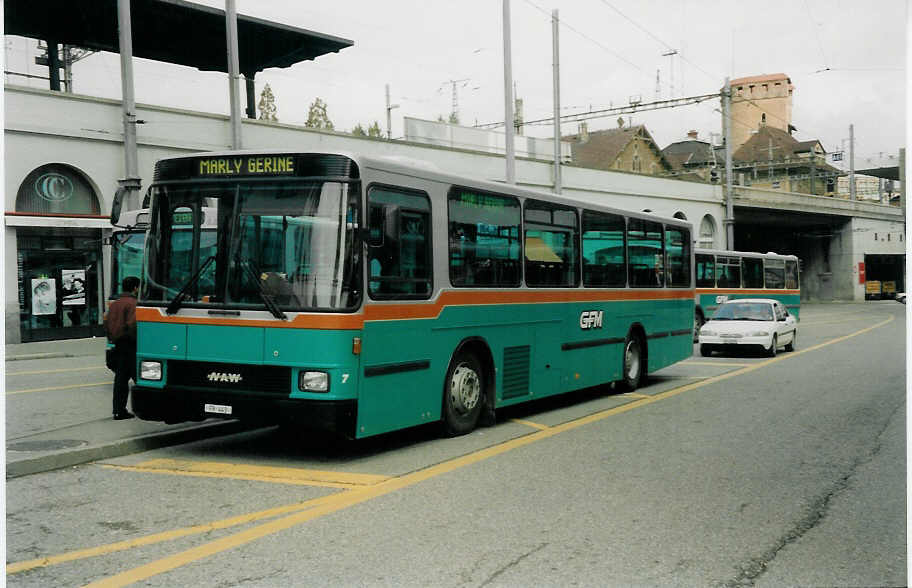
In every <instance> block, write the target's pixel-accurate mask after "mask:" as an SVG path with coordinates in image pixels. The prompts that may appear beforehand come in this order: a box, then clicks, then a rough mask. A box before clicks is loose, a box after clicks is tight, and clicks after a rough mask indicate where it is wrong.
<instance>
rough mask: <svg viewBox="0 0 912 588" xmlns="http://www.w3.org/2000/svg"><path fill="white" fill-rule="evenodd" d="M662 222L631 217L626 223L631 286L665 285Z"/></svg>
mask: <svg viewBox="0 0 912 588" xmlns="http://www.w3.org/2000/svg"><path fill="white" fill-rule="evenodd" d="M662 230H663V229H662V224H661V223H657V222H653V221H648V220H645V219H638V218H631V219H630V220H629V221H628V223H627V251H628V260H627V263H628V272H627V273H628V276H629V277H630V286H631V287H640V288H661V287H662V286H664V285H665V281H664V277H665V267H664V260H665V252H664V247H663V245H664V244H663V239H662Z"/></svg>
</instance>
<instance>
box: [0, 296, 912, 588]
mask: <svg viewBox="0 0 912 588" xmlns="http://www.w3.org/2000/svg"><path fill="white" fill-rule="evenodd" d="M905 344H906V331H905V306H903V305H900V304H896V303H889V302H878V303H867V304H828V305H807V306H805V307H804V308H803V309H802V321H801V323H800V325H799V339H798V348H797V350H796V351H795V352H792V353H780V355H779V356H778V357H777V358H774V359H769V358H765V357H759V356H748V357H742V356H734V355H728V356H719V355H716V356H713V357H711V358H702V357H699V355H698V354H695V355H694V356H693V357H692V358H691V359H689V360H687V361H685V362H682V363H680V364H677V365H675V366H672V367H670V368H667V369H665V370H663V371H661V372H659V373H658V374H655V375H653V376H652V377H651V378H650V381H649V384H648V385H647V386H646V387H644V388H641V389H640V390H638V391H637V392H636V393H633V394H619V393H616V392H614V391H613V390H610V389H607V388H605V389H599V390H589V391H585V392H583V393H579V394H573V395H569V396H567V397H563V398H560V399H555V400H549V401H543V402H539V403H535V404H532V405H527V406H524V407H522V408H515V409H511V410H505V411H500V412H499V413H498V423H497V424H496V425H495V426H492V427H486V428H482V429H479V430H477V431H475V432H474V433H472V434H470V435H466V436H464V437H460V438H456V439H441V438H439V437H438V436H437V435H436V433H435V432H434V430H433V429H431V428H418V429H412V430H409V431H405V432H400V433H396V434H392V435H387V436H383V437H380V438H376V439H368V440H365V441H361V442H340V441H336V440H333V439H329V438H319V439H293V438H290V437H288V436H286V435H283V434H281V433H280V432H277V431H275V430H272V429H270V430H260V431H253V432H247V433H243V434H237V435H233V436H228V437H221V438H218V439H210V440H208V441H202V442H197V443H193V444H187V445H181V446H176V447H171V448H168V449H162V450H156V451H150V452H146V453H141V454H136V455H131V456H127V457H122V458H117V459H112V460H108V461H105V462H98V463H93V464H87V465H84V466H78V467H73V468H69V469H65V470H59V471H56V472H48V473H44V474H36V475H31V476H25V477H22V478H17V479H13V480H9V481H8V482H7V521H6V523H7V560H8V562H9V563H8V567H7V578H6V579H7V583H8V585H10V586H49V585H54V586H81V585H86V584H90V583H93V582H97V584H96V585H99V586H101V585H106V586H123V585H129V584H132V583H136V584H139V585H144V586H179V585H197V586H238V585H244V586H313V585H318V586H533V585H534V586H796V585H802V586H805V585H814V586H847V585H851V586H902V585H906V584H907V571H906V563H907V560H906V522H905V521H906V509H905V505H906V502H905V501H906V487H905V480H906V474H905V471H906V467H905V464H906V451H905V443H906V434H905V409H906V403H905V398H906V383H905V357H906V347H905ZM17 426H19V425H17ZM22 426H23V427H24V428H23V430H26V429H27V427H25V426H24V425H22Z"/></svg>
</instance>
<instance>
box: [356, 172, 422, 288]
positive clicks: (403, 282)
mask: <svg viewBox="0 0 912 588" xmlns="http://www.w3.org/2000/svg"><path fill="white" fill-rule="evenodd" d="M367 199H368V207H369V208H368V210H369V225H368V233H369V238H368V263H367V267H368V272H369V276H368V282H367V283H368V293H369V294H370V296H371V298H374V299H397V298H428V297H430V295H431V237H430V226H431V223H430V203H429V201H428V199H427V196H426V195H424V193H421V192H413V191H411V190H405V189H402V188H387V187H378V186H372V187H371V188H370V189H369V190H368V194H367Z"/></svg>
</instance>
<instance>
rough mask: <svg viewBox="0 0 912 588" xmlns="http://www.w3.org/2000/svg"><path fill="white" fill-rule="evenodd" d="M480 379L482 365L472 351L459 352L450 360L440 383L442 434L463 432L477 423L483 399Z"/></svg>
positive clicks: (461, 433)
mask: <svg viewBox="0 0 912 588" xmlns="http://www.w3.org/2000/svg"><path fill="white" fill-rule="evenodd" d="M484 382H485V378H484V369H483V368H482V365H481V362H480V361H479V360H478V358H477V357H475V355H474V354H472V353H468V352H459V353H457V354H456V355H455V356H454V357H453V359H452V360H451V361H450V367H449V369H447V375H446V380H445V381H444V383H443V431H444V433H446V435H448V436H450V437H456V436H458V435H465V434H466V433H468V432H470V431H472V430H473V429H474V428H475V426H476V425H477V424H478V417H479V415H481V409H482V406H483V405H484V402H485V384H484Z"/></svg>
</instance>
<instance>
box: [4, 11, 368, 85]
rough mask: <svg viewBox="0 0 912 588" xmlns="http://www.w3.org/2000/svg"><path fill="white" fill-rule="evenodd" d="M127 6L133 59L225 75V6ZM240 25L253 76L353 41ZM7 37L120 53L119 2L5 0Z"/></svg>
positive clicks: (241, 46) (256, 23)
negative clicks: (220, 7)
mask: <svg viewBox="0 0 912 588" xmlns="http://www.w3.org/2000/svg"><path fill="white" fill-rule="evenodd" d="M130 10H131V21H132V24H133V26H132V32H133V55H134V57H142V58H145V59H152V60H155V61H163V62H166V63H175V64H178V65H186V66H189V67H195V68H197V69H200V70H203V71H220V72H226V73H227V71H228V50H227V42H226V26H225V11H224V10H220V9H218V8H211V7H208V6H201V5H199V4H193V3H191V2H186V1H184V0H132V2H131V9H130ZM237 27H238V57H239V62H240V72H241V73H243V74H245V75H246V76H250V77H252V76H253V75H254V74H256V73H257V72H259V71H262V70H264V69H267V68H271V67H289V66H291V65H294V64H295V63H298V62H300V61H306V60H312V59H315V58H316V57H319V56H320V55H325V54H327V53H335V52H338V51H340V50H342V49H345V48H346V47H351V46H352V45H353V44H354V43H353V42H352V41H349V40H348V39H342V38H339V37H333V36H331V35H324V34H322V33H315V32H313V31H308V30H305V29H299V28H295V27H291V26H287V25H284V24H280V23H276V22H270V21H266V20H261V19H258V18H253V17H250V16H244V15H241V14H238V15H237ZM4 34H6V35H18V36H22V37H30V38H33V39H43V40H45V41H52V42H56V43H60V44H68V45H75V46H78V47H83V48H86V49H93V50H97V51H110V52H113V53H119V52H120V41H119V34H118V27H117V0H44V1H29V0H8V1H7V2H6V5H5V7H4Z"/></svg>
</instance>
